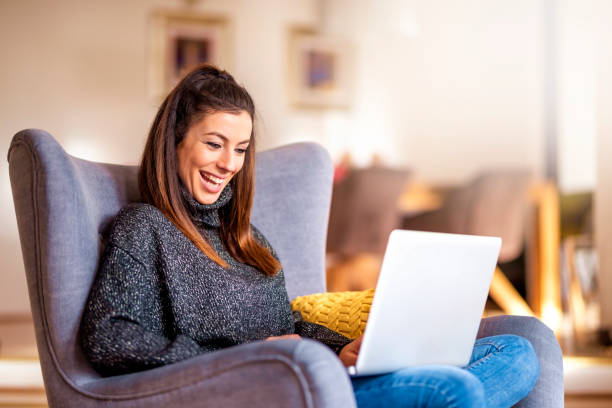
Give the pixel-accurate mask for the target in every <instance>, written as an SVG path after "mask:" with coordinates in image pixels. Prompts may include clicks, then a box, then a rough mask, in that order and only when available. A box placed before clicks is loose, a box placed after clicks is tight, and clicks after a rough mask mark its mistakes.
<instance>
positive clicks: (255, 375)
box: [78, 339, 355, 408]
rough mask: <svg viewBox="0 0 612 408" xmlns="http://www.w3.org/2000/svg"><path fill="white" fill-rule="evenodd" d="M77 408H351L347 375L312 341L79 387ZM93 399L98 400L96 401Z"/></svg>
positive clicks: (274, 344)
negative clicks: (109, 407)
mask: <svg viewBox="0 0 612 408" xmlns="http://www.w3.org/2000/svg"><path fill="white" fill-rule="evenodd" d="M79 391H80V393H81V394H83V396H84V397H88V398H86V400H84V401H82V403H79V404H78V406H81V407H88V406H98V405H99V402H100V400H103V401H109V402H110V401H112V402H114V403H115V404H117V405H116V406H126V407H127V406H129V407H150V406H180V407H196V406H198V407H199V406H203V405H206V406H228V407H236V406H249V407H275V406H278V407H283V406H292V407H313V408H314V407H317V408H318V407H355V398H354V396H353V392H352V387H351V384H350V381H349V379H348V376H347V374H346V371H345V369H344V367H343V366H342V364H341V363H340V361H339V360H338V358H337V357H336V356H335V355H334V354H333V353H332V352H331V351H330V350H329V349H328V348H327V347H325V346H324V345H322V344H319V343H317V342H315V341H312V340H308V339H303V340H277V341H269V342H264V341H261V342H256V343H250V344H245V345H241V346H236V347H231V348H228V349H223V350H220V351H217V352H213V353H207V354H203V355H201V356H198V357H195V358H192V359H189V360H185V361H182V362H180V363H177V364H171V365H167V366H163V367H159V368H156V369H153V370H148V371H143V372H138V373H133V374H126V375H121V376H116V377H109V378H103V379H97V380H94V381H91V382H89V383H86V384H83V386H82V387H81V390H79ZM94 400H97V401H94ZM113 406H115V405H113Z"/></svg>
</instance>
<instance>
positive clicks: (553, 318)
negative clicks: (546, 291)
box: [542, 301, 561, 333]
mask: <svg viewBox="0 0 612 408" xmlns="http://www.w3.org/2000/svg"><path fill="white" fill-rule="evenodd" d="M542 321H543V322H544V323H545V324H546V325H547V326H548V327H550V328H551V330H552V331H554V332H555V333H557V332H558V331H559V329H560V328H561V310H560V309H559V308H558V307H557V306H556V303H555V302H553V301H551V302H544V303H543V304H542Z"/></svg>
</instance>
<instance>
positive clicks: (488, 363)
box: [352, 335, 540, 408]
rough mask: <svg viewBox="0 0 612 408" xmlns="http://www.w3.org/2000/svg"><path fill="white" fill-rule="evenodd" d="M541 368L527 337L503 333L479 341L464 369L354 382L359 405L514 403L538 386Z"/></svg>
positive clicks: (429, 369)
mask: <svg viewBox="0 0 612 408" xmlns="http://www.w3.org/2000/svg"><path fill="white" fill-rule="evenodd" d="M539 369H540V366H539V363H538V358H537V356H536V354H535V352H534V350H533V347H532V346H531V344H530V343H529V341H528V340H526V339H524V338H522V337H519V336H514V335H501V336H493V337H485V338H482V339H478V340H476V343H475V344H474V350H473V352H472V357H471V359H470V363H469V364H468V366H467V367H465V368H458V367H452V366H421V367H408V368H405V369H402V370H399V371H396V372H393V373H390V374H384V375H378V376H369V377H360V378H354V379H353V380H352V383H353V390H354V392H355V398H356V399H357V405H358V407H359V408H369V407H383V406H389V407H390V406H392V407H510V406H512V405H514V404H515V403H517V402H518V401H520V400H521V399H522V398H523V397H525V396H526V395H527V394H528V393H529V391H530V390H531V389H532V388H533V386H534V385H535V383H536V380H537V378H538V374H539Z"/></svg>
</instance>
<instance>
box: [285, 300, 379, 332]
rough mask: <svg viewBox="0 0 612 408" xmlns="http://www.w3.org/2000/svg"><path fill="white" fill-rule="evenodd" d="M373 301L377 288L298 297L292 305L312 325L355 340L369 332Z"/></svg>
mask: <svg viewBox="0 0 612 408" xmlns="http://www.w3.org/2000/svg"><path fill="white" fill-rule="evenodd" d="M373 298H374V289H368V290H364V291H360V292H329V293H317V294H314V295H307V296H300V297H297V298H295V299H294V300H293V302H291V309H292V310H294V311H299V312H300V313H301V314H302V317H303V318H304V320H306V321H308V322H312V323H317V324H320V325H323V326H325V327H327V328H329V329H331V330H333V331H335V332H338V333H340V334H343V335H345V336H346V337H348V338H350V339H354V338H357V337H359V336H360V335H361V334H363V331H364V330H365V326H366V322H367V321H368V315H369V313H370V307H371V306H372V299H373Z"/></svg>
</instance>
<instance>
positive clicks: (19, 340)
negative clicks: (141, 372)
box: [0, 317, 612, 408]
mask: <svg viewBox="0 0 612 408" xmlns="http://www.w3.org/2000/svg"><path fill="white" fill-rule="evenodd" d="M564 371H565V390H566V398H565V406H566V407H567V408H604V407H606V408H610V407H612V359H601V358H600V359H597V358H588V357H569V356H566V357H565V358H564ZM46 406H47V405H46V398H45V392H44V387H43V381H42V374H41V371H40V366H39V363H38V358H37V352H36V345H35V340H34V328H33V325H32V321H31V320H30V318H28V317H11V318H5V319H1V320H0V408H2V407H19V408H26V407H46Z"/></svg>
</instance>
